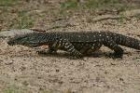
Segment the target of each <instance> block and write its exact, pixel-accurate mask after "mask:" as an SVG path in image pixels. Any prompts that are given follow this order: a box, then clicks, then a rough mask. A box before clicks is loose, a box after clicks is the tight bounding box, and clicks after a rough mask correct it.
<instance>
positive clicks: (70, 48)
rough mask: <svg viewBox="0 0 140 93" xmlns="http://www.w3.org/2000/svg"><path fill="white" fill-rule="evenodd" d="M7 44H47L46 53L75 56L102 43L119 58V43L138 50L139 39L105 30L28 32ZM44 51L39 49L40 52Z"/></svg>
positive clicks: (120, 54) (139, 46) (94, 48)
mask: <svg viewBox="0 0 140 93" xmlns="http://www.w3.org/2000/svg"><path fill="white" fill-rule="evenodd" d="M8 44H9V45H17V44H19V45H24V46H28V47H38V46H42V45H48V46H49V49H48V51H44V52H46V53H55V52H56V51H57V50H58V49H60V50H64V51H67V52H69V53H71V54H72V55H73V56H77V57H81V56H83V55H87V54H91V53H93V52H94V51H96V50H98V49H100V47H101V46H102V45H104V46H107V47H108V48H110V49H111V50H114V53H113V56H114V57H121V58H122V56H123V53H124V50H123V49H122V48H121V47H120V46H119V45H122V46H127V47H130V48H134V49H137V50H140V40H137V39H134V38H131V37H128V36H125V35H122V34H118V33H113V32H107V31H106V32H105V31H101V32H46V33H29V34H26V35H23V36H19V37H15V38H13V39H11V40H9V41H8ZM44 52H43V51H40V53H44Z"/></svg>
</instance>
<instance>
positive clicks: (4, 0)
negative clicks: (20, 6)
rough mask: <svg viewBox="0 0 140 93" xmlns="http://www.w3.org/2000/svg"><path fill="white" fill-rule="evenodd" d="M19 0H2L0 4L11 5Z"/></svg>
mask: <svg viewBox="0 0 140 93" xmlns="http://www.w3.org/2000/svg"><path fill="white" fill-rule="evenodd" d="M17 1H18V0H0V6H11V5H14V4H16V3H17Z"/></svg>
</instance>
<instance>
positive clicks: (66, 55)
mask: <svg viewBox="0 0 140 93" xmlns="http://www.w3.org/2000/svg"><path fill="white" fill-rule="evenodd" d="M110 54H111V53H110V52H99V53H92V54H89V55H84V56H83V57H88V58H91V57H92V58H102V57H106V58H112V57H111V55H110ZM38 55H39V56H41V57H57V58H68V59H82V58H83V57H76V56H72V55H70V54H69V53H57V54H38Z"/></svg>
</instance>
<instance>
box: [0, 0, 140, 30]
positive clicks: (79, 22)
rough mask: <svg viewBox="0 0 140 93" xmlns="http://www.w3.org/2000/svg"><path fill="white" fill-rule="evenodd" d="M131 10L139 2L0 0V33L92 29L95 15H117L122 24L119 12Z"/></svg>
mask: <svg viewBox="0 0 140 93" xmlns="http://www.w3.org/2000/svg"><path fill="white" fill-rule="evenodd" d="M133 9H140V0H0V30H8V29H24V28H39V29H40V28H42V29H45V30H53V29H55V30H56V29H57V30H66V29H68V30H69V29H70V30H71V29H73V30H74V29H75V30H92V29H94V28H93V24H95V22H94V18H96V17H97V16H101V15H111V16H112V15H113V16H114V15H119V16H122V18H120V19H118V21H121V22H123V21H126V20H125V18H123V16H124V15H123V14H122V12H124V11H127V10H133ZM137 18H140V16H137ZM97 22H98V20H97ZM111 23H112V22H111ZM101 24H102V23H101ZM87 25H88V26H89V25H91V27H88V26H87ZM99 28H101V27H99ZM95 29H98V28H95Z"/></svg>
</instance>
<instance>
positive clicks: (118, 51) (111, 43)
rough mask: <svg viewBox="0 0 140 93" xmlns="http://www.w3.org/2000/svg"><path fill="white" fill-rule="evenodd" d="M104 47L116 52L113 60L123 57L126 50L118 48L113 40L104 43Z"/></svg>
mask: <svg viewBox="0 0 140 93" xmlns="http://www.w3.org/2000/svg"><path fill="white" fill-rule="evenodd" d="M104 45H105V46H107V47H109V48H110V49H112V50H114V53H113V55H112V57H113V58H122V57H123V53H124V50H123V49H122V48H121V47H120V46H118V45H117V44H116V43H115V42H114V41H113V40H106V42H104Z"/></svg>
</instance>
